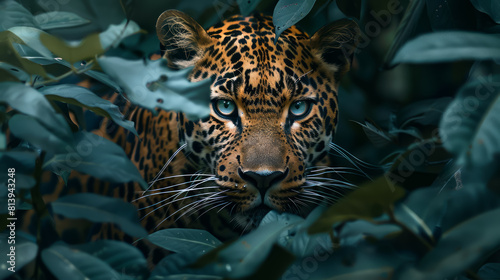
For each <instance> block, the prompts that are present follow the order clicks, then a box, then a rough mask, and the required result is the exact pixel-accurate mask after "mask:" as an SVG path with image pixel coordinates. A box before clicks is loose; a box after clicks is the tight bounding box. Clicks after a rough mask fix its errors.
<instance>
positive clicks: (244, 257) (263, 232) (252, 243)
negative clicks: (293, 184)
mask: <svg viewBox="0 0 500 280" xmlns="http://www.w3.org/2000/svg"><path fill="white" fill-rule="evenodd" d="M266 216H268V217H264V219H263V220H266V221H267V222H266V223H264V224H262V226H259V227H258V229H256V230H254V231H252V232H250V233H249V234H247V235H245V236H243V237H241V238H240V239H239V240H237V241H236V242H233V243H231V244H230V245H228V246H227V247H226V248H225V249H223V250H221V251H220V252H219V254H218V256H217V261H216V263H215V264H214V265H215V267H216V268H219V273H220V275H224V276H227V277H230V278H241V277H247V276H249V275H251V274H252V273H253V272H254V271H255V270H256V269H257V268H258V267H259V266H261V264H262V263H263V262H264V261H265V258H266V256H267V255H268V254H269V252H270V251H271V249H272V247H273V245H274V244H275V243H276V241H278V238H280V236H282V235H286V234H287V230H289V229H291V228H293V227H294V226H296V225H298V224H299V223H301V222H302V221H303V219H300V218H299V217H296V216H294V215H292V214H289V213H282V214H277V213H276V212H275V211H271V212H269V213H268V214H267V215H266ZM273 220H274V222H273Z"/></svg>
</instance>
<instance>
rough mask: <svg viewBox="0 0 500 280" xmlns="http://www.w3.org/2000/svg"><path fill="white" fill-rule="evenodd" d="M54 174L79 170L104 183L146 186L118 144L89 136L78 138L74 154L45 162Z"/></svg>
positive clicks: (84, 133)
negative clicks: (133, 183)
mask: <svg viewBox="0 0 500 280" xmlns="http://www.w3.org/2000/svg"><path fill="white" fill-rule="evenodd" d="M49 165H51V166H52V167H51V169H55V170H71V169H74V170H77V171H78V172H82V173H85V174H89V175H92V176H94V177H97V178H99V179H102V180H104V181H108V182H113V183H126V182H130V181H133V182H138V183H139V184H140V185H141V186H142V187H144V188H145V187H146V186H147V184H146V182H145V181H144V179H143V178H142V176H141V174H140V173H139V171H138V170H137V167H136V166H135V165H134V164H133V163H132V162H131V161H130V159H129V157H128V156H127V155H126V154H125V152H124V151H123V149H122V148H121V147H120V146H118V145H117V144H115V143H113V142H111V141H109V140H107V139H105V138H103V137H100V136H98V135H95V134H93V133H90V132H85V131H80V132H78V133H76V134H75V151H72V152H68V153H65V154H57V155H54V156H53V157H52V158H50V159H49V160H48V161H47V162H45V164H44V167H47V166H49Z"/></svg>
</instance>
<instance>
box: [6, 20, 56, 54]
mask: <svg viewBox="0 0 500 280" xmlns="http://www.w3.org/2000/svg"><path fill="white" fill-rule="evenodd" d="M9 31H10V32H12V33H14V34H15V35H16V36H17V37H19V38H20V39H21V40H22V43H21V44H19V43H17V42H14V43H13V44H12V45H13V47H14V48H15V49H16V51H17V53H18V54H19V55H21V56H23V55H24V49H23V48H28V49H32V50H35V51H36V52H37V53H39V54H41V55H42V56H43V57H45V58H54V55H53V54H52V52H51V51H49V49H47V48H46V47H45V46H44V45H43V44H42V42H41V41H40V35H41V34H47V33H46V32H44V31H42V30H40V29H37V28H33V27H24V26H15V27H12V28H10V29H9Z"/></svg>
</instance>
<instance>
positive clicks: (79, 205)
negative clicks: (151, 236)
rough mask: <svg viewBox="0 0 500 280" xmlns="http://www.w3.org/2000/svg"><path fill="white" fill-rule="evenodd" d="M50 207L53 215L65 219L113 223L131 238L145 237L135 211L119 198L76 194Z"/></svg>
mask: <svg viewBox="0 0 500 280" xmlns="http://www.w3.org/2000/svg"><path fill="white" fill-rule="evenodd" d="M50 205H51V207H52V211H53V212H54V213H56V214H59V215H63V216H65V217H67V218H73V219H87V220H90V221H92V222H97V223H114V224H116V225H117V226H118V227H120V229H121V230H123V231H124V232H125V233H127V234H129V235H131V236H135V237H144V236H146V235H147V232H146V230H145V229H144V228H143V227H142V226H141V224H140V223H139V219H138V217H137V209H136V208H135V207H134V206H132V204H129V203H127V202H125V201H123V200H122V199H119V198H111V197H106V196H102V195H98V194H94V193H78V194H73V195H69V196H64V197H61V198H59V199H57V200H56V201H54V202H52V203H51V204H50Z"/></svg>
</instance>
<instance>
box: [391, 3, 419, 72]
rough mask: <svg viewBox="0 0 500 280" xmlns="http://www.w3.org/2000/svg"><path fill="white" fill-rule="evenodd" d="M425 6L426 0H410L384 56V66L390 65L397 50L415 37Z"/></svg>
mask: <svg viewBox="0 0 500 280" xmlns="http://www.w3.org/2000/svg"><path fill="white" fill-rule="evenodd" d="M424 7H425V0H413V1H410V3H409V6H408V8H406V11H405V14H404V16H403V19H402V20H401V23H399V26H398V30H397V31H396V36H395V37H394V40H393V41H392V44H391V48H390V49H389V51H388V52H387V54H386V55H385V58H384V68H388V67H389V63H390V62H391V61H393V59H394V55H395V54H396V52H397V51H398V50H399V49H400V48H401V46H403V45H404V44H406V42H407V41H408V39H410V38H411V37H413V34H414V33H415V29H416V28H417V26H418V22H419V20H420V19H421V15H422V11H423V10H424ZM392 66H394V64H393V65H392Z"/></svg>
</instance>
